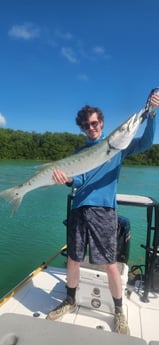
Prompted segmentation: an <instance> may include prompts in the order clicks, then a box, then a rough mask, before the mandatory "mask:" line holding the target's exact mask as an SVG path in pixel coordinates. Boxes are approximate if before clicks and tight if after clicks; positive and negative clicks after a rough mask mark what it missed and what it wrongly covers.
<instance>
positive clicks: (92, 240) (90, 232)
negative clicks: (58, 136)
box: [47, 95, 159, 334]
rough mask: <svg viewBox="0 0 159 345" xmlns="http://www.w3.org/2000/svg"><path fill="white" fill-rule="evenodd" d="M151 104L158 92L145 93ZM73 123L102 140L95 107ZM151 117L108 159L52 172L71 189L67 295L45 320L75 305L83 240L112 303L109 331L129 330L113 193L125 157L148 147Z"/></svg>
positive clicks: (94, 139)
mask: <svg viewBox="0 0 159 345" xmlns="http://www.w3.org/2000/svg"><path fill="white" fill-rule="evenodd" d="M150 102H151V104H152V105H153V106H158V105H159V96H158V95H157V96H156V95H155V96H151V98H150ZM76 123H77V125H78V126H79V127H80V128H81V129H82V131H83V132H84V133H85V134H86V135H87V141H86V146H91V145H95V144H96V143H98V142H100V141H101V140H103V138H104V134H103V132H102V128H103V124H104V116H103V114H102V112H101V111H100V109H99V108H94V107H90V106H85V107H84V108H82V109H81V110H80V111H79V112H78V114H77V118H76ZM154 131H155V116H151V117H149V118H148V119H147V125H146V128H145V131H144V134H143V135H142V137H141V138H134V139H133V140H132V142H131V143H130V145H129V146H128V147H127V148H126V149H125V150H123V151H121V152H119V153H118V154H117V155H116V156H114V157H113V158H112V159H111V160H110V161H108V162H106V163H104V164H103V165H101V166H99V167H97V168H95V169H93V170H91V171H89V172H88V173H85V174H83V175H80V176H75V177H73V178H72V177H70V176H66V174H65V173H64V172H63V171H61V170H55V171H54V172H53V179H54V180H55V182H56V183H57V184H63V183H66V184H67V185H68V186H71V187H73V188H77V192H76V195H75V197H74V199H73V205H72V210H71V216H70V217H71V223H70V229H69V234H68V263H67V296H66V299H65V300H64V301H63V302H62V303H61V304H60V305H59V306H58V307H57V308H56V309H54V310H52V311H51V312H50V313H49V314H48V316H47V318H48V319H50V320H55V319H57V318H58V317H60V316H62V315H63V314H64V313H66V312H71V311H73V310H74V309H75V307H76V300H75V294H76V287H77V286H78V282H79V268H80V262H81V261H83V259H84V257H85V254H86V248H87V244H89V260H90V263H92V264H100V265H101V264H102V265H104V268H105V272H106V273H107V275H108V281H109V288H110V292H111V295H112V298H113V301H114V308H115V314H114V323H115V328H114V330H115V332H118V333H123V334H129V328H128V324H127V321H126V318H125V315H124V314H123V310H122V284H121V277H120V274H119V271H118V268H117V262H116V254H117V212H116V206H117V205H116V192H117V183H118V178H119V172H120V167H121V164H122V162H123V159H124V158H125V157H126V156H129V155H132V154H134V153H139V152H142V151H145V150H147V149H149V148H150V147H151V145H152V143H153V138H154Z"/></svg>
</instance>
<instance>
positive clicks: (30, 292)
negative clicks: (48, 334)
mask: <svg viewBox="0 0 159 345" xmlns="http://www.w3.org/2000/svg"><path fill="white" fill-rule="evenodd" d="M81 271H82V276H83V278H81V280H82V281H81V283H80V286H79V291H78V293H77V302H78V303H79V304H80V305H78V307H77V309H76V311H75V312H73V313H71V314H66V315H64V316H63V317H62V318H61V319H59V320H57V321H49V320H45V322H48V323H49V324H50V323H55V322H58V323H59V322H63V323H64V324H72V325H78V326H83V327H84V328H85V327H89V328H93V329H99V330H103V331H109V332H112V331H113V308H112V307H113V305H112V302H111V298H110V297H109V291H108V289H107V286H106V282H105V280H103V279H104V278H103V277H105V276H106V275H105V273H102V272H101V273H99V272H98V271H94V270H90V269H85V268H81ZM89 276H91V278H90V279H89ZM87 277H88V279H87ZM96 279H97V282H96ZM123 279H124V277H123ZM66 283H67V282H66V271H65V269H61V268H54V267H48V268H47V269H44V270H43V271H41V272H40V273H38V274H37V275H36V276H34V277H33V278H32V279H31V280H30V281H28V282H27V283H26V284H24V286H23V287H22V288H21V289H19V290H18V291H17V292H16V293H15V294H13V296H12V297H11V298H9V299H8V300H7V302H6V303H4V304H2V305H1V307H0V315H4V314H8V313H13V314H18V315H27V316H30V317H31V318H34V319H35V317H36V316H37V317H36V319H37V318H38V319H45V318H46V315H47V314H48V312H49V311H50V310H51V309H53V308H55V307H56V306H57V305H58V304H59V303H60V302H61V301H62V300H63V299H64V298H65V293H66V289H65V286H66ZM97 284H99V285H100V289H101V292H100V294H101V301H104V300H105V299H106V305H104V304H103V305H102V303H103V302H102V303H101V306H100V307H99V308H96V309H93V308H91V301H92V300H94V299H95V301H97V300H98V296H97V298H96V297H94V296H92V292H91V293H90V291H93V290H92V289H93V288H96V287H97ZM102 285H103V286H102ZM125 287H126V285H125ZM90 289H91V290H90ZM83 291H84V293H83ZM103 291H104V294H105V296H103V300H102V294H103ZM126 292H127V290H126V289H125V288H123V298H124V311H125V315H126V317H127V319H128V324H129V328H130V333H131V336H133V337H137V338H140V339H143V340H145V341H146V342H147V344H148V343H149V342H150V341H152V340H153V341H159V294H156V293H149V303H144V302H141V301H140V296H139V293H138V289H137V287H135V288H133V291H131V295H130V298H127V296H126V294H125V293H126ZM107 294H108V296H107ZM81 296H84V298H83V297H82V299H81ZM105 297H106V298H105ZM89 304H90V307H89ZM0 318H1V317H0ZM124 337H126V336H124ZM139 344H140V343H139Z"/></svg>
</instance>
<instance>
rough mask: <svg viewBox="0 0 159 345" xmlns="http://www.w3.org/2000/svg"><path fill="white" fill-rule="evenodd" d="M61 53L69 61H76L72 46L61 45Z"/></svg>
mask: <svg viewBox="0 0 159 345" xmlns="http://www.w3.org/2000/svg"><path fill="white" fill-rule="evenodd" d="M61 54H62V55H63V56H64V57H65V58H66V59H67V60H68V61H69V62H71V63H78V60H77V57H76V54H75V52H74V50H73V49H72V48H69V47H63V48H61Z"/></svg>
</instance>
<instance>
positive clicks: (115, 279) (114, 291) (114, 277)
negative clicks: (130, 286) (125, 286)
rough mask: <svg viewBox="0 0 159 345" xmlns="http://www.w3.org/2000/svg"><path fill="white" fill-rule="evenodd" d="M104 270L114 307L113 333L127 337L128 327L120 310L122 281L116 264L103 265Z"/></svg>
mask: <svg viewBox="0 0 159 345" xmlns="http://www.w3.org/2000/svg"><path fill="white" fill-rule="evenodd" d="M105 270H106V272H107V275H108V281H109V288H110V292H111V295H112V298H113V301H114V307H115V317H114V323H115V332H117V333H122V334H127V335H129V334H130V331H129V327H128V324H127V321H126V318H125V315H124V313H123V308H122V281H121V277H120V273H119V270H118V267H117V263H114V264H107V265H105Z"/></svg>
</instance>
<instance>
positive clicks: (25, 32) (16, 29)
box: [8, 23, 40, 40]
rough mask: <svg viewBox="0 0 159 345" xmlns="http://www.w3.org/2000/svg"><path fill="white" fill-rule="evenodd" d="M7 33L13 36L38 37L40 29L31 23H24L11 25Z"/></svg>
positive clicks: (28, 38) (25, 38) (23, 37)
mask: <svg viewBox="0 0 159 345" xmlns="http://www.w3.org/2000/svg"><path fill="white" fill-rule="evenodd" d="M8 35H9V36H11V37H13V38H21V39H24V40H30V39H33V38H37V37H39V35H40V30H39V28H38V27H37V26H36V25H34V24H32V23H25V24H23V25H13V26H12V27H11V29H10V30H9V31H8Z"/></svg>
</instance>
